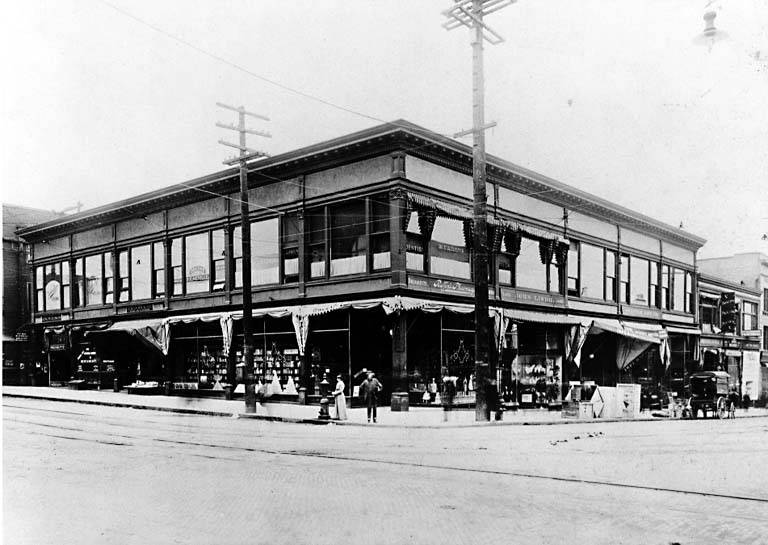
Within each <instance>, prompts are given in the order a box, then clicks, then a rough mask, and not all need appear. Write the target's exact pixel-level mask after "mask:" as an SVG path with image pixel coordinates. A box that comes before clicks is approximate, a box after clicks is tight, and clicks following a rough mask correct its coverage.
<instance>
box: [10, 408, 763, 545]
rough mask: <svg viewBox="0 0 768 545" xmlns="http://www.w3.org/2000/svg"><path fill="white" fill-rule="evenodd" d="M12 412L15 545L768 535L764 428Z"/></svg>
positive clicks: (744, 422)
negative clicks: (419, 424)
mask: <svg viewBox="0 0 768 545" xmlns="http://www.w3.org/2000/svg"><path fill="white" fill-rule="evenodd" d="M3 405H4V407H3V408H4V414H3V424H4V445H3V455H4V473H3V485H4V492H5V493H4V505H3V512H4V521H5V522H4V528H3V533H4V538H5V543H7V544H16V543H19V544H27V543H29V544H43V543H56V544H59V543H116V544H117V543H119V544H132V543H137V544H138V543H184V544H187V543H216V544H220V543H221V544H223V543H249V544H253V543H270V544H274V543H308V544H316V543H334V544H339V543H355V544H358V543H363V544H364V543H419V544H429V543H440V544H445V543H479V542H485V543H502V542H503V543H525V544H531V543H566V542H568V543H571V542H577V543H578V542H588V543H591V544H599V543H605V544H608V543H610V544H615V543H643V544H645V543H659V544H664V545H666V544H668V543H670V542H680V543H683V544H685V543H689V544H694V543H695V544H702V543H729V544H730V543H765V542H766V538H765V536H766V535H768V492H767V491H768V472H766V471H764V460H765V458H766V455H768V420H766V419H763V418H754V419H737V420H736V421H693V422H691V421H677V422H667V423H664V424H660V423H655V422H632V423H624V424H604V423H585V424H575V425H570V426H539V427H521V426H506V427H483V428H458V429H457V428H454V429H408V428H403V429H396V428H374V427H345V426H323V427H316V426H307V425H291V424H284V423H273V422H262V421H253V420H245V419H235V418H215V417H208V416H198V415H178V414H169V413H158V412H148V411H137V410H132V409H124V408H113V407H101V406H93V405H81V404H72V403H57V402H47V401H39V400H37V401H33V400H25V399H12V398H4V400H3Z"/></svg>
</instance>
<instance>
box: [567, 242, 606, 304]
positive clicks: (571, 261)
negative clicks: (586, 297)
mask: <svg viewBox="0 0 768 545" xmlns="http://www.w3.org/2000/svg"><path fill="white" fill-rule="evenodd" d="M580 246H581V244H580V243H579V242H577V241H575V240H572V241H571V243H570V246H569V247H568V295H572V296H574V297H579V296H581V295H582V291H581V274H580V267H581V260H580V257H581V251H580ZM601 257H602V256H601ZM601 269H602V267H601ZM601 273H602V271H601ZM600 277H601V278H602V274H601V275H600Z"/></svg>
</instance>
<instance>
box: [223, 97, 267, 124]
mask: <svg viewBox="0 0 768 545" xmlns="http://www.w3.org/2000/svg"><path fill="white" fill-rule="evenodd" d="M216 106H218V107H219V108H224V109H226V110H232V111H233V112H237V113H239V114H245V115H249V116H251V117H255V118H256V119H261V120H264V121H269V118H268V117H267V116H265V115H261V114H256V113H253V112H249V111H247V110H246V109H245V108H244V107H243V106H240V107H237V106H230V105H229V104H224V103H222V102H217V103H216Z"/></svg>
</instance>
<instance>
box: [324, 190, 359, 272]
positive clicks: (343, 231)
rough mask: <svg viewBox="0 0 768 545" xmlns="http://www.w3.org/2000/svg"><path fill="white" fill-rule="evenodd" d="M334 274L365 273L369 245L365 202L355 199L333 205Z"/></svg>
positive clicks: (332, 254) (332, 247)
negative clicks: (367, 241)
mask: <svg viewBox="0 0 768 545" xmlns="http://www.w3.org/2000/svg"><path fill="white" fill-rule="evenodd" d="M330 217H331V276H343V275H347V274H356V273H364V272H365V271H366V264H365V262H366V255H367V251H368V248H367V244H366V235H365V201H362V200H355V201H350V202H346V203H343V204H338V205H335V206H332V207H331V208H330Z"/></svg>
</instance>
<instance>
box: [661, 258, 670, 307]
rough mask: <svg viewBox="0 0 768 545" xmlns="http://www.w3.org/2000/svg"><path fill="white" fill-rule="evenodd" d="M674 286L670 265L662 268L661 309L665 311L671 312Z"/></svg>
mask: <svg viewBox="0 0 768 545" xmlns="http://www.w3.org/2000/svg"><path fill="white" fill-rule="evenodd" d="M671 285H672V276H671V274H670V269H669V265H662V266H661V291H660V293H661V300H660V301H659V302H660V303H661V307H660V308H662V309H663V310H669V308H670V304H671V297H670V286H671Z"/></svg>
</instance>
